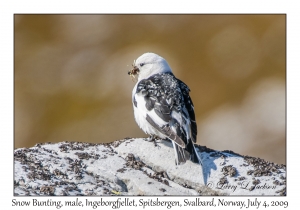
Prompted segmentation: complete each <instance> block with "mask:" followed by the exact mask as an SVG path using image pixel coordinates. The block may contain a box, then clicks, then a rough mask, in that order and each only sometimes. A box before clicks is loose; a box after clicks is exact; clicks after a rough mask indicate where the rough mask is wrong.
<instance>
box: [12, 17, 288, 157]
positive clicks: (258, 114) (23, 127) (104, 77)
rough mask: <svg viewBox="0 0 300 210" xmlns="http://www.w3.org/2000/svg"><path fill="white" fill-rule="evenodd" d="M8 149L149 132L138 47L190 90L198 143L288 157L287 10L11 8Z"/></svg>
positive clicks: (242, 151)
mask: <svg viewBox="0 0 300 210" xmlns="http://www.w3.org/2000/svg"><path fill="white" fill-rule="evenodd" d="M14 34H15V36H14V39H15V45H14V52H15V55H14V61H15V63H14V67H15V72H14V88H15V89H14V94H15V97H14V98H15V115H14V118H15V119H14V122H15V135H14V137H15V148H19V147H30V146H33V145H34V144H36V143H38V142H61V141H80V142H95V143H96V142H112V141H114V140H116V139H123V138H125V137H146V135H145V134H144V133H143V132H142V131H141V130H140V129H139V128H138V126H137V125H136V123H135V121H134V117H133V109H132V102H131V91H132V88H133V86H134V83H133V82H132V81H131V79H130V78H129V76H128V75H127V71H128V70H129V69H130V68H131V64H132V62H133V60H134V59H136V58H137V57H139V56H140V55H141V54H143V53H145V52H155V53H157V54H159V55H161V56H162V57H164V58H165V59H166V60H167V61H168V63H169V65H170V66H171V68H172V69H173V72H174V74H175V75H176V76H177V77H178V78H180V79H181V80H183V81H184V82H185V83H186V84H188V86H189V87H190V89H191V97H192V99H193V102H194V105H195V111H196V117H197V123H198V138H197V139H198V140H197V143H198V144H200V145H206V146H207V147H210V148H213V149H217V150H225V149H228V150H233V151H235V152H238V153H241V154H243V155H251V156H258V157H261V158H264V159H267V160H270V161H275V162H277V163H285V162H286V149H285V148H286V121H285V116H286V114H285V107H286V104H285V94H286V92H285V90H286V86H285V85H286V84H285V81H286V80H285V77H286V69H285V68H286V16H285V15H15V16H14Z"/></svg>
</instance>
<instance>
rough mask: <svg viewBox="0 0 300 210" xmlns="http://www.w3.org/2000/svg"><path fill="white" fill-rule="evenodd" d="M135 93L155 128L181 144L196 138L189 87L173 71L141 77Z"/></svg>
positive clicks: (148, 119)
mask: <svg viewBox="0 0 300 210" xmlns="http://www.w3.org/2000/svg"><path fill="white" fill-rule="evenodd" d="M134 97H143V99H144V102H145V107H146V110H147V114H146V120H147V121H148V122H149V123H150V124H151V125H152V126H153V127H154V128H155V129H156V130H158V131H159V132H161V133H162V134H163V135H165V136H166V137H168V138H169V139H171V140H173V141H174V142H175V143H176V144H178V145H179V146H180V147H182V148H185V146H186V144H187V143H188V141H189V139H192V141H195V139H196V135H197V127H196V122H195V115H194V111H193V110H194V109H193V103H192V101H191V99H190V97H189V89H188V87H187V86H186V85H185V84H184V83H183V82H182V81H180V80H178V79H177V78H175V76H174V75H173V74H172V73H160V74H155V75H153V76H151V77H149V78H147V79H144V80H141V81H140V82H139V84H138V86H137V89H136V94H135V96H134ZM133 100H134V101H135V100H136V99H135V98H134V99H133Z"/></svg>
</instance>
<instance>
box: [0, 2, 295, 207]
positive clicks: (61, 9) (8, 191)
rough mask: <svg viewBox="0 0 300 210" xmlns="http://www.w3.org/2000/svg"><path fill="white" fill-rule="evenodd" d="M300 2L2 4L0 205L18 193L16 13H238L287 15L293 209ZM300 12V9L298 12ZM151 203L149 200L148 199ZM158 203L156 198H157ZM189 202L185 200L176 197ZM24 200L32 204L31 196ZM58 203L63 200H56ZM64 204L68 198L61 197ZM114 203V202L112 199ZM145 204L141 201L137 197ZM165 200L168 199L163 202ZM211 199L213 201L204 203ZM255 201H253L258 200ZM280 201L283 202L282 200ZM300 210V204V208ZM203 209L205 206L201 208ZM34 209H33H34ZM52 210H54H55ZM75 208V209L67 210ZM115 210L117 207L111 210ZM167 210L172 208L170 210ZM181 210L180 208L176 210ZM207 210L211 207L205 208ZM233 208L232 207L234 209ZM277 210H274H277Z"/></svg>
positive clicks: (291, 199)
mask: <svg viewBox="0 0 300 210" xmlns="http://www.w3.org/2000/svg"><path fill="white" fill-rule="evenodd" d="M297 5H298V4H297V2H296V1H278V0H272V1H271V0H267V1H266V0H259V1H258V0H251V1H241V0H235V1H232V0H231V1H228V0H223V1H222V0H219V1H215V0H210V1H189V0H185V1H176V2H175V1H162V0H151V1H149V0H148V1H142V0H139V1H137V0H134V1H133V0H123V1H121V0H120V1H112V0H110V1H107V0H106V1H100V0H98V1H87V0H86V1H62V0H53V1H37V0H35V1H33V0H27V1H23V0H19V1H17V0H15V1H1V4H0V14H1V18H0V22H1V23H0V24H1V33H0V34H1V35H0V37H1V38H0V42H1V45H0V46H1V47H0V49H1V50H0V52H1V56H0V58H1V66H0V91H1V92H0V93H1V103H0V104H1V109H0V119H1V120H0V122H1V124H0V128H1V129H0V131H1V142H2V144H1V158H0V161H1V162H0V166H1V173H0V176H1V178H2V179H1V180H2V182H3V183H2V187H1V190H0V192H1V195H0V200H1V201H0V202H1V206H2V208H3V209H10V208H12V199H13V198H14V197H13V196H12V194H13V179H12V177H13V164H12V163H13V14H15V13H73V14H74V13H105V14H107V13H122V14H125V13H197V14H199V13H201V14H210V13H214V14H217V13H221V14H227V13H234V14H237V13H238V14H253V13H255V14H259V13H263V14H266V13H281V14H287V170H288V172H287V194H288V196H287V197H280V198H278V200H288V201H289V208H290V209H293V206H296V205H297V204H298V203H297V198H298V196H299V195H298V194H299V193H298V191H299V189H300V186H299V181H298V180H297V178H298V176H297V174H298V173H297V172H299V167H298V165H299V162H298V158H299V157H298V154H299V152H298V151H297V148H299V147H297V146H298V145H299V142H300V139H299V130H300V129H299V128H300V121H299V119H300V116H299V110H300V103H299V100H298V99H299V95H300V88H299V81H300V78H299V72H300V68H299V58H300V53H299V49H300V46H299V39H300V28H299V26H300V23H299V22H300V21H299V20H300V17H299V7H297ZM297 8H298V9H297ZM144 198H146V197H144ZM152 198H153V197H152ZM170 198H172V199H174V200H175V199H176V200H183V199H184V197H170ZM22 199H24V200H27V199H32V198H28V197H24V198H22ZM55 199H58V198H55ZM60 199H61V200H66V199H67V198H64V197H60ZM107 199H110V198H107ZM137 199H139V197H137ZM161 199H162V200H165V198H161ZM203 199H205V200H210V199H211V198H210V197H205V198H203ZM226 199H228V200H235V199H239V200H246V199H247V198H246V197H226ZM252 199H253V197H252ZM259 199H260V200H266V201H268V202H270V201H271V200H274V199H275V198H274V197H259ZM276 199H277V198H276ZM297 206H299V205H297ZM198 208H199V207H198ZM28 209H29V208H28ZM30 209H32V208H30ZM49 209H50V208H49ZM62 209H71V208H62ZM110 209H111V208H110ZM161 209H162V208H161ZM164 209H166V208H164ZM172 209H177V208H172ZM203 209H206V208H203ZM228 209H229V208H228ZM271 209H272V208H271ZM294 209H296V208H294Z"/></svg>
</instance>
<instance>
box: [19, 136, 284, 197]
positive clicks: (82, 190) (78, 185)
mask: <svg viewBox="0 0 300 210" xmlns="http://www.w3.org/2000/svg"><path fill="white" fill-rule="evenodd" d="M197 150H198V152H200V154H201V157H202V161H203V164H204V167H201V165H198V164H195V163H192V162H191V161H187V162H186V163H185V164H182V165H179V166H176V165H175V160H174V151H173V148H172V144H171V143H170V142H168V141H165V140H159V141H157V146H155V145H154V144H153V142H148V141H147V140H145V139H124V140H118V141H114V142H112V143H110V144H90V143H79V142H61V143H55V144H51V143H46V144H37V145H35V146H34V147H31V148H21V149H16V150H15V153H14V158H15V162H14V163H15V177H14V180H15V181H14V188H15V189H14V192H15V195H90V196H91V195H189V196H193V195H194V196H195V195H285V194H286V181H285V177H286V167H285V165H278V164H275V163H271V162H267V161H264V160H262V159H260V158H253V157H248V156H242V155H239V154H236V153H234V152H231V151H222V152H221V151H215V150H212V149H208V148H206V147H201V146H197Z"/></svg>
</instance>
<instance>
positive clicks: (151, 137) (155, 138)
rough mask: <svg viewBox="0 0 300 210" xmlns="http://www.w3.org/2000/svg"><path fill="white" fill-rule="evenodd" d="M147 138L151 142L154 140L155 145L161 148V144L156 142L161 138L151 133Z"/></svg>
mask: <svg viewBox="0 0 300 210" xmlns="http://www.w3.org/2000/svg"><path fill="white" fill-rule="evenodd" d="M147 139H148V141H149V142H151V141H153V143H154V146H155V147H158V149H159V148H160V146H159V145H158V144H157V142H156V140H157V139H159V138H158V137H156V136H153V135H150V136H149V137H148V138H147Z"/></svg>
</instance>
